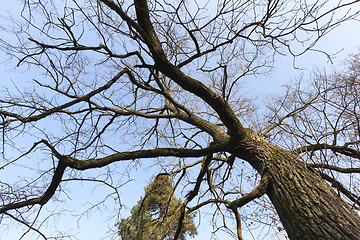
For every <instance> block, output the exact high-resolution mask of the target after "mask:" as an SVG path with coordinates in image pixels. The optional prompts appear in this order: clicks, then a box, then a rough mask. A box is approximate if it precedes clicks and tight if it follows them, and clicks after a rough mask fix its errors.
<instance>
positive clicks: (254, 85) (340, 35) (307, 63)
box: [0, 1, 360, 240]
mask: <svg viewBox="0 0 360 240" xmlns="http://www.w3.org/2000/svg"><path fill="white" fill-rule="evenodd" d="M14 4H15V3H14V2H13V1H7V2H6V4H2V7H1V9H0V15H4V13H5V12H7V11H9V12H12V13H13V14H14V13H15V11H18V8H16V7H15V5H14ZM358 29H360V22H355V21H353V22H348V23H344V24H343V25H341V26H340V27H338V28H336V29H335V30H334V31H332V32H331V33H329V34H328V35H327V36H326V37H325V38H324V39H322V40H321V41H320V42H319V43H318V45H317V49H321V50H324V51H326V52H328V53H329V54H333V53H336V52H339V51H341V50H342V49H343V50H342V51H341V52H340V53H339V54H337V55H336V57H335V58H334V59H333V60H334V61H333V62H334V65H331V64H330V63H329V61H328V59H327V58H326V57H325V55H323V54H321V53H318V52H308V53H306V54H305V55H303V56H301V57H300V58H298V59H297V61H296V66H297V67H299V68H304V69H305V70H296V69H294V68H293V59H292V57H290V56H287V57H278V58H277V62H276V63H275V67H276V69H275V71H274V72H273V73H272V74H271V76H267V77H258V78H252V79H251V81H250V83H249V84H248V88H249V89H254V91H253V92H254V93H257V94H261V95H265V94H269V93H279V92H281V91H282V90H281V85H282V84H284V83H286V82H288V81H289V80H291V79H292V78H295V77H297V76H299V75H301V74H302V73H303V71H305V72H306V73H309V72H310V71H311V69H312V68H313V67H315V66H317V67H319V68H327V69H331V68H332V67H334V68H338V67H340V68H341V62H342V61H343V59H345V58H346V57H347V56H348V54H351V53H355V52H356V51H357V47H359V46H360V44H359V39H360V31H359V30H358ZM1 34H3V33H1ZM0 59H1V61H2V60H3V59H4V56H3V53H2V52H0ZM8 67H9V66H6V65H4V64H3V63H2V64H1V65H0V72H1V74H2V75H1V76H2V77H1V80H0V85H8V83H9V79H12V80H14V81H16V79H17V78H24V77H27V76H26V74H25V75H24V74H23V73H13V72H8V71H5V70H8ZM249 80H250V79H249ZM19 144H25V143H19ZM0 174H1V172H0ZM151 175H153V173H152V172H148V171H140V170H139V171H138V172H137V173H136V176H137V177H136V178H137V179H136V181H132V182H130V183H128V184H127V185H126V186H124V187H122V188H121V189H120V190H119V191H120V192H121V193H122V199H123V202H124V203H125V204H127V207H129V208H131V207H132V205H133V204H135V203H136V201H137V200H138V199H139V197H140V196H141V195H142V194H143V186H145V185H146V184H147V183H148V182H149V177H150V176H151ZM134 176H135V175H133V177H134ZM4 178H6V176H1V179H4ZM87 184H90V183H84V184H83V185H80V184H74V189H73V190H72V193H73V195H71V200H67V201H66V203H65V204H64V206H63V207H64V208H69V209H73V210H75V208H77V209H78V208H81V207H84V208H85V207H86V206H82V203H84V202H86V201H84V199H86V198H87V197H95V198H96V194H97V193H98V192H96V191H99V192H101V193H104V192H106V191H108V190H107V189H106V188H105V187H104V188H99V189H96V190H95V191H94V192H90V190H91V189H92V188H91V187H89V188H86V185H87ZM68 186H69V187H70V185H68ZM89 189H90V190H89ZM49 205H50V206H49V208H50V207H51V203H50V204H49ZM111 211H112V209H109V210H108V211H107V212H106V211H103V212H96V213H94V214H92V215H90V216H85V217H83V218H82V220H81V221H80V222H77V218H74V217H72V216H71V213H70V214H68V215H67V216H65V218H62V219H61V220H60V221H59V222H55V223H53V225H52V226H49V231H50V232H51V231H55V229H56V228H55V226H57V227H58V228H59V229H63V230H64V229H65V230H66V229H70V228H73V229H77V224H78V223H79V226H80V229H79V230H75V231H74V232H73V233H76V232H79V235H78V239H82V240H93V239H99V238H102V237H103V236H104V235H106V231H107V227H108V226H110V227H111V226H112V225H113V224H114V222H107V219H108V216H109V215H111V213H112V212H111ZM124 216H126V211H124ZM207 221H209V219H207V218H203V219H202V223H203V224H202V227H201V228H200V229H199V235H198V236H196V237H195V238H194V239H195V240H202V239H210V235H211V234H210V231H211V228H210V226H209V224H207V223H206V222H207ZM44 232H45V233H46V232H47V231H44ZM21 234H22V233H19V232H17V231H16V229H15V228H9V229H7V230H6V229H1V228H0V239H3V240H12V239H18V238H19V236H21ZM34 236H36V234H35V235H33V234H31V233H29V234H27V235H26V236H25V237H24V238H23V239H24V240H25V239H26V240H27V239H34ZM244 237H245V239H252V237H251V236H249V235H247V236H244ZM39 239H41V238H39ZM220 239H226V238H225V237H224V238H221V237H220Z"/></svg>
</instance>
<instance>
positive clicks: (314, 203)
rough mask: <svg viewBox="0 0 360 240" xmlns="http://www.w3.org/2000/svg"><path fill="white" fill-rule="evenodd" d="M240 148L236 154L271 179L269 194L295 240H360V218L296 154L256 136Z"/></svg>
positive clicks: (247, 140)
mask: <svg viewBox="0 0 360 240" xmlns="http://www.w3.org/2000/svg"><path fill="white" fill-rule="evenodd" d="M254 140H255V141H254ZM238 146H240V147H239V148H238V149H237V154H236V155H237V156H239V157H241V158H243V159H245V160H247V161H248V162H249V163H250V164H251V165H253V167H255V168H256V169H257V171H258V172H259V173H261V174H262V176H263V177H269V178H270V180H271V187H270V188H269V190H268V193H267V194H268V196H269V198H270V200H271V202H272V203H273V205H274V206H275V208H276V210H277V213H278V214H279V217H280V220H281V222H282V224H283V226H284V228H285V230H286V232H287V234H288V237H289V238H290V239H291V240H295V239H317V240H318V239H324V240H325V239H326V240H329V239H339V240H340V239H341V240H344V239H353V240H355V239H356V240H359V239H360V216H359V215H358V214H357V213H356V212H355V211H354V210H353V209H351V207H350V206H349V205H348V204H347V203H345V202H344V201H343V200H342V199H341V198H340V197H339V195H338V194H337V193H336V192H335V191H334V190H333V189H332V187H331V186H330V185H329V184H328V183H326V182H325V180H323V179H321V178H320V177H319V176H318V175H317V174H316V172H313V171H311V170H309V169H308V168H307V167H306V164H305V163H303V162H301V161H300V160H299V159H298V157H297V156H296V155H295V154H292V153H290V152H288V151H285V150H283V149H280V148H279V147H275V146H272V145H270V144H269V143H267V142H265V141H264V140H261V141H259V139H254V138H253V137H251V139H249V138H247V139H246V141H242V143H241V144H239V145H238Z"/></svg>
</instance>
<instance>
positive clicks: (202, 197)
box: [0, 0, 360, 239]
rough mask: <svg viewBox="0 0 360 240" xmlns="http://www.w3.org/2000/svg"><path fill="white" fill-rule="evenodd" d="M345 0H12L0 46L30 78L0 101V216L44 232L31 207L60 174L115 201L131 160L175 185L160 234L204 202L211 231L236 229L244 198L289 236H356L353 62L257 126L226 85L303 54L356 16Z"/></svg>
mask: <svg viewBox="0 0 360 240" xmlns="http://www.w3.org/2000/svg"><path fill="white" fill-rule="evenodd" d="M357 3H358V1H349V2H339V3H336V4H333V1H315V2H308V1H276V0H275V1H227V0H225V1H209V2H202V1H198V2H196V1H174V2H169V1H151V2H147V1H145V0H134V1H124V2H123V1H111V0H98V1H75V0H73V1H62V2H60V1H35V0H33V1H31V0H29V1H24V8H23V10H22V12H21V16H22V18H21V19H10V20H11V21H12V22H14V25H13V29H7V30H8V31H10V32H13V33H15V36H16V39H17V42H15V41H6V40H5V39H3V40H2V41H1V44H2V49H3V50H4V51H5V52H6V53H7V54H8V56H9V57H10V59H12V60H17V63H18V65H19V66H20V65H25V66H28V67H29V68H31V69H33V68H36V69H39V70H41V71H42V75H39V76H37V77H36V78H35V79H33V81H32V83H28V84H24V83H23V82H21V83H20V82H15V85H16V89H15V91H13V90H10V89H6V90H5V91H4V92H3V94H2V96H1V100H0V103H1V105H0V106H1V109H0V116H1V122H0V126H1V131H2V146H1V149H2V154H3V162H4V163H3V165H2V167H1V169H2V172H4V171H14V169H15V170H16V169H17V168H21V167H23V168H25V169H27V171H28V173H29V176H26V177H24V178H22V179H21V180H20V181H19V179H15V180H14V181H12V180H11V179H10V180H9V181H6V182H1V189H2V190H1V195H0V197H1V201H2V204H1V208H0V213H1V214H2V218H1V222H2V223H5V222H7V221H17V222H19V223H21V224H24V225H25V226H26V228H27V229H28V231H35V232H36V233H37V234H39V235H40V236H41V237H43V238H44V239H47V237H46V236H45V234H44V233H42V231H41V229H42V225H43V222H42V221H43V220H40V219H39V218H38V216H39V213H40V211H41V210H42V208H43V206H45V205H46V204H47V203H48V202H49V201H50V200H51V201H54V202H56V201H59V204H61V202H62V201H63V197H64V196H69V194H70V193H69V192H68V190H67V189H66V186H70V185H67V183H68V182H74V181H80V182H84V181H89V182H92V183H94V185H95V184H98V183H100V184H104V185H106V186H108V187H110V188H111V189H112V193H111V194H110V195H106V196H104V200H103V201H100V202H98V203H96V204H106V201H107V200H108V199H110V198H111V199H113V200H114V201H115V202H117V204H118V205H121V202H120V197H121V196H120V194H119V192H118V189H119V188H120V187H121V186H122V185H123V184H124V183H125V182H126V181H127V180H128V178H127V177H126V176H127V174H131V169H132V167H134V166H135V165H136V164H140V163H141V162H144V163H149V165H152V166H153V168H154V171H155V170H156V171H158V173H166V174H169V175H171V176H172V177H173V178H174V179H175V183H176V184H175V188H176V189H178V190H179V191H181V193H183V196H182V197H183V198H184V202H183V204H182V205H181V207H180V208H179V211H180V212H181V216H180V218H179V219H178V229H177V231H176V233H175V237H174V239H177V236H179V234H180V232H181V226H182V223H183V220H184V217H185V215H186V214H190V213H192V212H194V211H197V210H201V209H202V208H203V207H205V206H213V208H214V213H213V216H214V220H213V222H214V228H215V232H216V231H217V230H219V229H223V230H226V231H228V232H229V234H230V235H232V236H234V237H235V238H237V239H242V228H241V226H242V225H245V224H248V225H249V224H251V220H249V221H245V223H241V220H242V219H243V220H244V219H245V220H246V219H250V216H247V215H246V210H244V208H242V207H243V206H244V205H246V204H253V206H257V208H258V209H260V210H258V211H257V215H254V216H253V215H252V216H253V217H254V218H256V219H257V221H258V222H265V224H267V225H269V226H271V227H274V226H275V227H278V229H279V230H282V226H283V228H284V229H285V230H286V233H287V235H288V237H289V238H290V239H360V217H359V215H358V213H357V212H356V211H357V210H358V207H359V205H360V204H359V197H358V196H359V190H358V186H359V185H358V184H359V178H358V175H356V174H358V173H359V172H360V171H359V162H358V159H359V158H360V152H359V131H360V130H359V129H360V127H359V126H360V124H359V105H358V102H359V100H358V99H359V98H358V92H359V91H358V90H359V77H358V69H359V65H360V64H359V59H358V57H357V56H355V58H354V61H353V62H352V63H351V66H352V68H351V69H350V70H349V71H348V73H346V74H345V73H341V74H334V75H331V76H325V75H323V74H318V75H316V76H315V77H314V81H312V85H310V87H307V88H302V87H301V84H300V82H299V84H293V85H291V86H292V87H289V88H288V92H287V94H285V96H283V97H279V98H278V99H274V101H273V102H272V103H271V104H269V110H270V111H269V113H268V115H266V118H265V120H261V119H263V117H260V115H258V117H256V116H257V115H256V109H257V107H258V106H257V105H256V104H257V102H255V101H253V100H252V99H250V98H247V97H245V95H244V94H245V93H244V91H243V89H242V88H241V84H242V79H243V78H244V76H248V75H254V74H262V73H265V72H267V71H269V70H271V68H272V66H273V65H272V64H273V62H274V57H275V56H276V55H278V54H292V55H293V56H294V57H297V56H299V55H301V54H303V53H304V52H306V51H309V50H316V49H314V46H315V44H316V42H317V41H318V40H319V39H320V38H322V37H323V36H325V35H326V34H327V33H328V32H329V31H330V30H331V29H333V28H334V27H336V26H338V25H339V24H340V23H342V22H344V21H348V20H352V19H356V18H357V17H358V15H359V12H356V11H353V10H351V7H354V8H356V7H357V8H358V5H356V4H357ZM332 4H333V5H332ZM338 12H339V13H338ZM296 43H300V44H301V45H302V46H305V47H304V48H303V49H302V50H300V51H299V48H295V49H293V48H292V46H294V45H296ZM295 50H298V52H296V51H295ZM30 72H31V71H30ZM27 73H28V72H25V75H24V79H25V80H23V81H28V80H29V79H27ZM19 81H20V80H19ZM294 86H296V87H294ZM258 114H262V112H261V111H260V112H259V113H258ZM259 119H260V120H259ZM250 124H251V125H252V128H245V127H244V126H247V125H250ZM22 139H26V141H33V145H32V147H30V148H29V149H26V150H23V148H22V147H21V146H19V144H18V143H19V142H20V141H21V140H22ZM265 139H267V140H265ZM14 151H18V156H16V157H12V156H11V155H10V154H13V152H14ZM36 151H41V152H42V153H43V156H44V157H43V158H41V159H37V160H36V159H33V158H32V157H33V156H37V158H40V157H39V156H38V155H35V154H34V153H35V152H36ZM26 158H29V159H27V160H26V161H25V160H24V159H26ZM245 162H246V164H248V165H246V164H245ZM247 166H251V168H252V169H254V171H253V172H251V171H250V172H248V173H246V172H244V171H243V170H244V169H246V168H247ZM89 169H98V170H97V171H92V174H94V172H96V175H92V176H89V175H87V174H85V172H86V171H85V170H89ZM194 172H197V174H196V175H195V176H194ZM338 173H339V174H338ZM340 173H346V175H345V176H343V174H340ZM246 179H247V180H249V181H250V182H251V183H252V184H254V188H253V189H250V190H246V189H244V188H243V183H242V182H243V181H245V180H246ZM329 183H330V184H329ZM94 207H95V205H94ZM266 209H269V212H270V214H267V213H265V210H266ZM54 214H55V213H54ZM265 215H266V216H267V218H265V217H264V216H265ZM216 219H224V220H221V221H218V220H216ZM264 219H265V220H264ZM46 220H47V219H45V220H44V221H46ZM278 220H280V221H281V223H282V225H281V224H280V223H279V221H278ZM229 221H230V222H229ZM220 222H221V224H220ZM231 223H233V224H234V225H233V226H235V227H233V226H231ZM25 234H26V232H25ZM63 236H64V235H63ZM59 237H61V236H59ZM66 237H71V236H66Z"/></svg>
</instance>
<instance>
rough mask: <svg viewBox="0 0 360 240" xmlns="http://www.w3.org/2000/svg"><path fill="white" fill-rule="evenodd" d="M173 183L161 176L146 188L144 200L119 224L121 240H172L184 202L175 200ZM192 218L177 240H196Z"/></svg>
mask: <svg viewBox="0 0 360 240" xmlns="http://www.w3.org/2000/svg"><path fill="white" fill-rule="evenodd" d="M172 184H173V181H172V180H171V179H169V177H168V176H167V175H158V176H156V178H155V179H154V181H153V182H151V183H150V184H149V185H148V186H147V187H146V188H145V197H144V198H141V199H140V200H139V201H138V202H137V204H136V205H135V206H134V207H133V208H132V209H131V216H130V217H128V218H123V219H121V221H120V222H119V224H118V227H119V235H120V237H121V239H173V237H174V234H175V232H176V230H177V223H178V221H177V219H178V218H179V215H180V212H179V211H178V210H179V209H180V207H181V204H182V201H181V200H180V199H178V198H176V197H174V196H173V192H174V189H173V185H172ZM194 217H195V216H194V215H193V214H191V215H187V216H186V217H185V219H184V222H183V228H182V231H181V233H180V236H179V238H178V239H183V240H184V239H186V235H190V236H194V235H195V234H196V233H197V232H196V227H195V225H194V222H193V218H194Z"/></svg>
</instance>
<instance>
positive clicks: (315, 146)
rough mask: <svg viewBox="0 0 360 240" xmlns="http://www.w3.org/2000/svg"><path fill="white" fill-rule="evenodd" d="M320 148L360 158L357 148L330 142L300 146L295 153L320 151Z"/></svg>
mask: <svg viewBox="0 0 360 240" xmlns="http://www.w3.org/2000/svg"><path fill="white" fill-rule="evenodd" d="M318 150H331V151H333V152H334V153H340V154H343V155H345V156H349V157H352V158H357V159H360V152H359V151H356V150H355V149H352V148H349V147H348V146H347V145H344V146H334V145H329V144H325V143H324V144H313V145H309V146H304V147H299V148H297V149H295V150H293V151H292V152H293V153H297V154H300V153H305V152H311V151H318Z"/></svg>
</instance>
